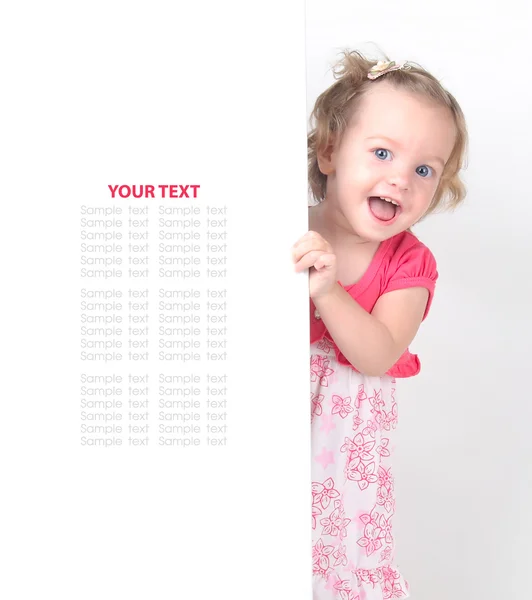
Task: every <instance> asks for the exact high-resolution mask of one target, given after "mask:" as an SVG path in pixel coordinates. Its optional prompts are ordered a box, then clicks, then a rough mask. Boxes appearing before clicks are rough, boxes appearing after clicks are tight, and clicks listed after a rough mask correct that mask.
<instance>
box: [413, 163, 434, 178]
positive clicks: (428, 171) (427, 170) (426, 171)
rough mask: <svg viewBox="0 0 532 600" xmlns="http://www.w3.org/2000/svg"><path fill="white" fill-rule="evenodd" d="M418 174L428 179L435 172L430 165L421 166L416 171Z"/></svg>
mask: <svg viewBox="0 0 532 600" xmlns="http://www.w3.org/2000/svg"><path fill="white" fill-rule="evenodd" d="M416 173H417V174H418V175H421V177H428V176H429V175H432V173H433V171H432V168H431V167H429V166H428V165H421V166H420V167H418V168H417V169H416Z"/></svg>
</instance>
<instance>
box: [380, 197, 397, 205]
mask: <svg viewBox="0 0 532 600" xmlns="http://www.w3.org/2000/svg"><path fill="white" fill-rule="evenodd" d="M380 199H381V200H385V201H386V202H390V203H391V204H394V205H395V206H399V204H397V202H396V201H395V200H391V199H390V198H383V197H382V196H380Z"/></svg>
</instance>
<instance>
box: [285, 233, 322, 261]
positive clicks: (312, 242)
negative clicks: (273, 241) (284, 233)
mask: <svg viewBox="0 0 532 600" xmlns="http://www.w3.org/2000/svg"><path fill="white" fill-rule="evenodd" d="M316 250H319V251H320V252H332V248H331V246H330V244H328V243H327V242H326V241H325V240H324V239H323V238H320V239H318V238H314V237H311V238H307V239H304V240H302V241H301V242H300V243H299V244H297V246H295V247H294V248H293V249H292V257H293V259H294V262H297V261H298V260H299V259H300V258H301V257H302V256H303V255H305V254H307V253H308V252H313V251H316Z"/></svg>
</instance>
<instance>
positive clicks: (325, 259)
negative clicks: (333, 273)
mask: <svg viewBox="0 0 532 600" xmlns="http://www.w3.org/2000/svg"><path fill="white" fill-rule="evenodd" d="M313 266H314V268H315V269H316V271H322V270H323V269H331V268H333V267H335V266H336V255H335V254H332V253H330V252H327V253H323V254H321V255H320V256H319V257H318V258H317V259H316V261H315V262H314V265H313Z"/></svg>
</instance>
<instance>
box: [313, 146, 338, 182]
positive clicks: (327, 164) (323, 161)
mask: <svg viewBox="0 0 532 600" xmlns="http://www.w3.org/2000/svg"><path fill="white" fill-rule="evenodd" d="M334 149H335V143H334V139H333V138H331V139H329V141H328V143H327V145H326V146H325V147H324V148H322V150H321V151H319V152H318V153H317V156H316V158H317V159H318V167H319V169H320V171H321V172H322V173H323V175H332V174H333V173H334V171H335V168H336V167H335V158H336V157H335V152H334Z"/></svg>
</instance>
